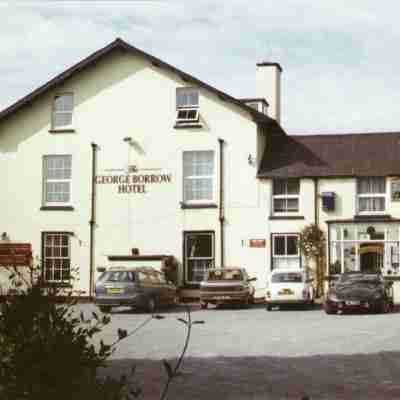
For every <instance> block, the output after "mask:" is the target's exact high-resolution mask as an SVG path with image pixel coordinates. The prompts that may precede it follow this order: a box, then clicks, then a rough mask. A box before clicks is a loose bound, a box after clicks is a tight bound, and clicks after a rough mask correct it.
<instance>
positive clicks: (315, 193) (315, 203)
mask: <svg viewBox="0 0 400 400" xmlns="http://www.w3.org/2000/svg"><path fill="white" fill-rule="evenodd" d="M313 181H314V224H315V225H316V226H318V225H319V218H318V217H319V210H318V178H313Z"/></svg>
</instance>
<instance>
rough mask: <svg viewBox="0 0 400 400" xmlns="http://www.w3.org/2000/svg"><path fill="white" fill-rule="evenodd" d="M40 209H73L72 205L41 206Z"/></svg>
mask: <svg viewBox="0 0 400 400" xmlns="http://www.w3.org/2000/svg"><path fill="white" fill-rule="evenodd" d="M40 211H74V207H72V206H42V207H40Z"/></svg>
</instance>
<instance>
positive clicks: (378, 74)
mask: <svg viewBox="0 0 400 400" xmlns="http://www.w3.org/2000/svg"><path fill="white" fill-rule="evenodd" d="M383 4H384V5H385V7H383V6H382V5H383ZM399 14H400V2H398V1H396V0H385V1H384V2H377V1H376V0H373V1H372V0H351V1H349V0H335V1H333V0H280V1H279V2H278V1H276V0H262V1H261V0H260V1H248V0H229V1H228V0H218V1H217V0H214V1H209V0H196V1H193V0H187V1H174V0H162V1H90V0H87V1H69V2H67V1H65V2H64V1H35V2H24V1H18V0H17V1H13V2H2V3H0V60H1V63H0V110H1V109H4V108H6V107H7V106H9V105H10V104H12V103H13V102H15V101H17V100H18V99H19V98H21V97H23V96H24V95H26V94H28V93H29V92H30V91H32V90H34V89H35V88H37V87H38V86H40V85H42V84H43V83H45V82H46V81H48V80H49V79H50V78H52V77H54V76H55V75H57V74H58V73H60V72H62V71H63V70H64V69H66V68H67V67H69V66H71V65H73V64H75V63H76V62H78V61H80V60H81V59H83V58H85V57H86V56H88V55H89V54H90V53H92V52H94V51H96V50H98V49H99V48H101V47H104V46H106V45H107V44H109V43H110V42H112V41H113V40H114V39H115V38H117V37H120V38H122V39H123V40H125V41H127V42H128V43H130V44H132V45H133V46H136V47H138V48H140V49H142V50H144V51H145V52H147V53H150V54H152V55H154V56H156V57H158V58H161V59H162V60H163V61H166V62H168V63H170V64H172V65H174V66H176V67H178V68H179V69H182V70H183V71H185V72H188V73H189V74H191V75H194V76H195V77H197V78H199V79H201V80H203V81H205V82H207V83H209V84H211V85H213V86H215V87H216V88H218V89H220V90H222V91H224V92H226V93H228V94H230V95H232V96H234V97H238V98H241V97H255V94H256V88H255V84H256V82H255V75H256V74H255V71H256V63H257V62H260V61H270V62H279V63H280V65H281V66H282V68H283V73H282V111H281V124H282V126H283V128H284V129H285V130H286V131H287V132H288V133H289V134H329V133H352V132H356V133H357V132H383V131H400V113H399V108H400V74H399V72H398V71H400V51H398V49H399V43H400V24H399V23H398V15H399Z"/></svg>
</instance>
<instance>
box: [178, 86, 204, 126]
mask: <svg viewBox="0 0 400 400" xmlns="http://www.w3.org/2000/svg"><path fill="white" fill-rule="evenodd" d="M176 123H177V125H182V124H199V91H198V90H197V89H195V88H178V89H176Z"/></svg>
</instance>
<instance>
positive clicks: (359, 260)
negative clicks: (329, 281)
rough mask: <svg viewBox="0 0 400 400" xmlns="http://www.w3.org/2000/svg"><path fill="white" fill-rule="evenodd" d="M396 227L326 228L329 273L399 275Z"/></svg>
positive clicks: (399, 242) (399, 243) (357, 225)
mask: <svg viewBox="0 0 400 400" xmlns="http://www.w3.org/2000/svg"><path fill="white" fill-rule="evenodd" d="M399 259H400V224H397V223H370V224H369V223H353V224H352V223H349V224H337V223H334V224H331V225H330V227H329V274H331V275H334V274H340V273H343V272H349V271H361V272H365V273H374V272H381V273H383V274H385V275H391V274H394V275H397V274H400V270H399Z"/></svg>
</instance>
